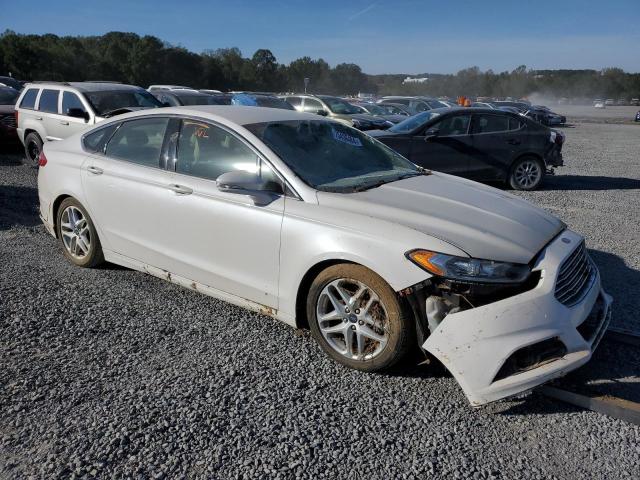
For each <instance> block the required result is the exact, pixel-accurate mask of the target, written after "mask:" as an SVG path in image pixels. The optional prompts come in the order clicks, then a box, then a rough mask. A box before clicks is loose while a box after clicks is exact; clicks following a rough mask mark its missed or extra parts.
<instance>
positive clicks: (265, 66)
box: [0, 30, 640, 99]
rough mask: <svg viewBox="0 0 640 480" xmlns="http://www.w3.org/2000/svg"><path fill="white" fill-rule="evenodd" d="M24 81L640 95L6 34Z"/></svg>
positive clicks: (121, 39)
mask: <svg viewBox="0 0 640 480" xmlns="http://www.w3.org/2000/svg"><path fill="white" fill-rule="evenodd" d="M9 72H10V73H11V74H12V75H13V76H14V77H15V78H18V79H21V80H54V81H86V80H110V81H120V82H124V83H130V84H134V85H141V86H144V87H146V86H148V85H151V84H177V85H186V86H189V87H194V88H211V89H218V90H223V91H226V90H251V91H269V92H285V91H287V92H300V91H302V90H304V79H305V78H308V79H309V85H308V90H309V91H310V92H314V93H327V94H337V95H355V94H357V93H359V92H367V93H375V94H380V95H391V94H407V95H432V96H442V95H445V96H449V97H456V96H458V95H467V96H491V97H506V96H511V97H518V98H519V97H525V96H528V95H531V94H532V93H539V94H543V95H547V96H550V97H556V98H560V97H574V98H575V97H585V98H594V97H606V98H616V99H617V98H619V97H625V98H627V99H629V98H632V97H636V98H637V97H639V96H640V74H638V73H635V74H632V73H626V72H624V71H622V70H621V69H619V68H607V69H604V70H601V71H597V70H528V69H527V68H526V66H524V65H522V66H520V67H518V68H516V69H514V70H513V71H511V72H500V73H496V72H493V71H492V70H488V71H481V70H480V69H479V68H478V67H471V68H467V69H464V70H461V71H459V72H457V73H456V74H448V75H442V74H424V75H415V76H416V77H421V76H426V77H428V78H429V80H428V81H426V82H424V83H403V80H404V79H405V77H406V76H407V75H405V74H389V75H367V74H365V73H363V72H362V69H361V68H360V67H359V66H358V65H356V64H354V63H341V64H338V65H336V66H334V67H331V66H330V65H329V64H328V63H327V62H326V61H324V60H323V59H321V58H320V59H312V58H310V57H302V58H298V59H296V60H294V61H292V62H290V63H289V64H288V65H285V64H283V63H279V62H278V61H277V59H276V57H275V56H274V54H273V53H272V52H271V51H270V50H267V49H259V50H257V51H256V52H255V53H254V54H253V56H251V57H244V56H243V55H242V52H241V51H240V50H239V49H238V48H219V49H216V50H205V51H203V52H202V53H199V54H198V53H194V52H191V51H189V50H187V49H186V48H183V47H180V46H175V45H171V44H169V43H167V42H163V41H162V40H160V39H159V38H157V37H154V36H149V35H145V36H140V35H137V34H135V33H126V32H110V33H107V34H105V35H100V36H64V37H60V36H57V35H53V34H45V35H24V34H18V33H15V32H13V31H10V30H7V31H5V32H4V33H2V34H0V74H5V75H6V74H7V73H9Z"/></svg>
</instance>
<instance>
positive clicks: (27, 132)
mask: <svg viewBox="0 0 640 480" xmlns="http://www.w3.org/2000/svg"><path fill="white" fill-rule="evenodd" d="M30 133H35V134H36V135H38V137H40V134H39V133H38V132H37V131H36V130H34V129H33V128H30V129H28V130H25V131H24V139H23V140H26V139H27V135H29V134H30ZM40 140H42V137H40Z"/></svg>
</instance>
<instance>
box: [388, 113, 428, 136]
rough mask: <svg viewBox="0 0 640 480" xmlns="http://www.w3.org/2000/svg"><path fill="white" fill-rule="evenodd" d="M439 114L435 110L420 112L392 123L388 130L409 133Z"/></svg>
mask: <svg viewBox="0 0 640 480" xmlns="http://www.w3.org/2000/svg"><path fill="white" fill-rule="evenodd" d="M439 115H440V114H439V113H435V112H422V113H419V114H417V115H414V116H413V117H409V118H407V119H406V120H403V121H401V122H400V123H398V124H396V125H394V126H393V127H391V128H390V129H389V131H390V132H393V133H409V132H412V131H413V130H415V129H416V128H418V127H420V126H422V125H424V124H425V123H427V122H428V121H429V120H431V119H433V118H436V117H437V116H439Z"/></svg>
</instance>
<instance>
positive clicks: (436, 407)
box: [0, 124, 640, 479]
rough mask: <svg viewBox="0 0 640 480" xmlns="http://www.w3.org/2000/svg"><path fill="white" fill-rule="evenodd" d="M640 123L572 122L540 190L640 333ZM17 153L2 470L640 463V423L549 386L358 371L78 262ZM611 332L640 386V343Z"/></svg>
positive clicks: (1, 180) (451, 469) (207, 302)
mask: <svg viewBox="0 0 640 480" xmlns="http://www.w3.org/2000/svg"><path fill="white" fill-rule="evenodd" d="M638 132H640V131H639V130H637V129H635V128H634V126H622V125H595V124H589V125H578V126H576V128H573V129H567V134H568V136H569V140H568V143H567V145H566V163H567V164H568V166H567V167H566V168H564V169H561V170H560V173H561V175H560V176H558V177H555V178H552V179H550V181H549V182H548V183H547V187H546V189H545V190H543V191H540V192H535V193H529V194H526V195H524V196H525V197H526V198H528V199H530V200H532V201H534V202H535V203H538V204H540V205H542V206H544V207H545V208H548V209H549V210H551V211H552V212H553V213H555V214H557V215H559V216H561V217H562V218H563V219H564V220H565V221H567V223H568V224H569V225H570V226H571V228H573V229H575V230H577V231H578V232H580V233H582V234H584V235H586V237H587V241H588V244H589V246H590V248H592V252H593V254H594V257H595V260H596V262H597V263H598V265H599V266H600V268H601V270H602V273H603V277H604V282H605V284H606V285H607V288H608V290H609V291H610V292H611V293H612V294H613V295H614V296H615V297H616V298H615V301H616V304H615V306H616V310H615V320H614V322H615V324H616V325H617V326H625V327H627V328H634V329H636V330H639V331H640V323H639V321H638V319H637V316H634V315H631V313H627V312H633V311H637V310H638V307H640V299H638V297H637V292H638V291H639V289H638V287H639V286H640V284H639V280H638V279H639V278H640V272H639V269H640V258H639V252H640V248H639V247H640V245H639V241H640V239H639V238H638V237H639V236H638V225H639V224H640V223H639V216H640V213H638V212H639V211H640V209H639V208H638V207H639V206H640V205H638V204H639V203H640V198H639V195H638V190H639V189H640V168H639V165H638V162H639V160H638V156H637V138H638ZM17 158H18V157H17V156H7V155H5V156H2V157H1V158H0V478H27V477H30V476H31V477H33V478H47V479H49V478H69V477H92V476H96V477H100V478H126V477H129V478H181V477H187V478H299V477H305V478H349V479H351V478H353V479H359V478H363V479H364V478H367V479H368V478H371V479H376V478H380V479H386V478H425V477H429V478H473V479H485V478H505V479H512V478H537V479H547V478H559V479H565V478H567V479H569V478H570V479H576V478H607V479H617V478H620V479H628V478H634V477H636V478H637V475H638V465H640V447H639V445H640V427H637V426H632V425H629V424H626V423H624V422H620V421H617V420H613V419H610V418H608V417H605V416H601V415H598V414H596V413H592V412H587V411H582V410H579V409H575V408H573V407H571V406H567V405H564V404H561V403H558V402H555V401H552V400H549V399H546V398H544V397H542V396H539V395H537V394H535V393H534V394H532V395H529V396H527V397H525V398H521V399H516V400H510V401H503V402H498V403H495V404H492V405H490V406H487V407H484V408H480V409H471V408H470V407H469V406H468V404H467V402H466V400H465V398H464V396H463V395H462V392H461V391H460V389H459V388H458V386H457V384H456V383H455V381H454V380H453V379H452V378H451V377H450V376H449V375H446V374H444V373H443V372H441V371H440V370H439V369H438V368H433V367H426V368H418V367H407V368H405V369H403V370H400V371H398V373H396V374H392V375H375V374H363V373H359V372H354V371H350V370H347V369H345V368H343V367H341V366H339V365H336V364H335V363H333V362H331V361H330V360H329V359H328V358H327V357H326V356H325V355H323V354H322V352H321V351H320V349H319V347H318V346H316V344H315V343H314V341H313V340H312V339H311V338H310V337H309V335H308V334H306V333H304V332H295V331H293V330H291V329H290V328H289V327H287V326H285V325H283V324H281V323H278V322H276V321H275V320H272V319H270V318H266V317H262V316H260V315H257V314H253V313H249V312H247V311H244V310H242V309H240V308H236V307H234V306H231V305H229V304H226V303H224V302H221V301H218V300H215V299H212V298H208V297H205V296H202V295H200V294H198V293H197V292H193V291H189V290H185V289H182V288H180V287H177V286H175V285H172V284H170V283H167V282H164V281H161V280H159V279H155V278H153V277H149V276H146V275H143V274H141V273H138V272H133V271H130V270H126V269H123V268H119V267H115V266H107V267H105V268H102V269H99V270H85V269H79V268H75V267H72V266H71V265H70V264H68V263H67V262H66V261H65V260H64V259H63V256H62V254H61V253H60V251H59V249H58V246H57V245H56V243H55V241H54V239H53V238H51V237H50V236H49V235H48V234H46V233H45V231H44V229H43V227H42V226H41V225H40V224H39V221H38V219H37V216H36V202H37V192H36V189H35V186H36V183H35V171H34V170H32V169H29V168H27V167H24V166H21V165H20V164H19V162H18V161H17ZM607 345H608V346H607ZM603 347H604V348H602V349H601V350H600V351H599V352H598V353H597V355H596V359H594V362H598V364H600V363H601V362H603V363H604V364H605V365H606V363H607V362H612V361H616V360H618V359H620V355H623V356H624V362H621V361H616V365H618V367H619V368H617V369H612V372H613V374H614V375H615V377H616V378H618V379H622V381H625V382H627V383H628V384H629V385H630V386H628V388H633V385H632V384H633V382H634V381H636V382H637V378H636V379H635V380H634V378H633V375H630V374H629V372H633V371H635V372H636V373H637V372H638V371H639V370H640V360H639V359H638V355H637V351H631V352H627V353H624V352H625V351H624V350H622V349H619V348H616V346H615V344H611V343H609V344H607V343H605V344H604V345H603ZM621 352H622V353H621ZM625 362H626V363H625ZM620 364H625V366H626V368H622V367H621V366H620ZM587 368H588V367H587ZM598 372H600V373H599V374H598V375H599V376H606V375H607V374H606V372H607V369H606V367H605V368H602V367H601V368H600V369H599V370H598ZM598 375H595V376H598ZM635 385H638V383H635ZM634 472H635V473H634Z"/></svg>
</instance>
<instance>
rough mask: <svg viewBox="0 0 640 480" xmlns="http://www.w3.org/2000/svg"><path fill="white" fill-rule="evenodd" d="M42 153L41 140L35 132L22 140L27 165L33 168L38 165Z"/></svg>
mask: <svg viewBox="0 0 640 480" xmlns="http://www.w3.org/2000/svg"><path fill="white" fill-rule="evenodd" d="M41 151H42V139H41V138H40V135H38V134H37V133H36V132H31V133H29V134H28V135H27V136H26V137H25V139H24V156H25V159H26V163H27V165H30V166H32V167H35V166H37V165H38V159H39V158H40V152H41Z"/></svg>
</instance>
